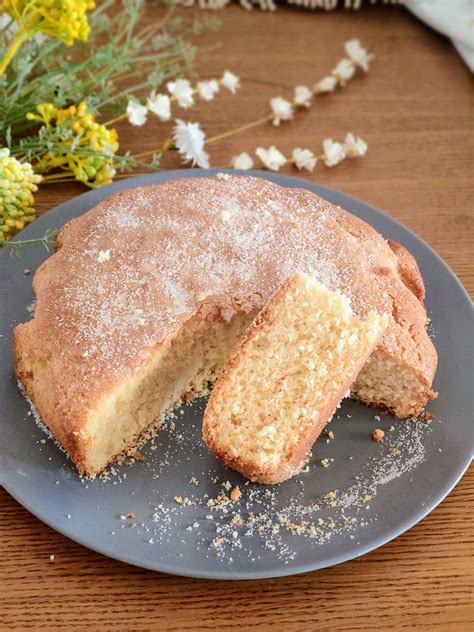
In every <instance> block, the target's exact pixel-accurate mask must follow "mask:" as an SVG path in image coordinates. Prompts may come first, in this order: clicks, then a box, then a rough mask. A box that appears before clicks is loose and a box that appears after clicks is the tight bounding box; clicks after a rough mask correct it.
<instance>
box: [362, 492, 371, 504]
mask: <svg viewBox="0 0 474 632" xmlns="http://www.w3.org/2000/svg"><path fill="white" fill-rule="evenodd" d="M371 500H372V496H370V494H366V495H365V496H364V498H362V502H363V503H368V502H370V501H371Z"/></svg>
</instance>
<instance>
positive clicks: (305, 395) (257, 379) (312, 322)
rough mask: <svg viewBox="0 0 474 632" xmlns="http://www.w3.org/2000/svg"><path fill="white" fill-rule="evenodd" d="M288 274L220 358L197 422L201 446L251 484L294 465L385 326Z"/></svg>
mask: <svg viewBox="0 0 474 632" xmlns="http://www.w3.org/2000/svg"><path fill="white" fill-rule="evenodd" d="M387 321H388V319H387V317H386V316H384V315H380V314H377V313H376V312H370V313H369V314H368V315H367V317H366V319H365V320H361V319H360V318H359V317H358V316H356V315H355V314H354V312H353V311H352V309H351V305H350V301H349V299H348V298H347V297H346V296H344V295H342V294H338V293H337V292H332V291H331V290H328V289H327V288H325V287H324V285H321V284H320V283H319V282H318V281H315V280H314V279H313V278H312V277H310V276H308V275H306V274H301V273H296V274H295V275H293V276H292V277H290V278H289V279H288V281H286V282H285V283H284V284H283V286H282V287H281V288H280V289H279V290H277V292H276V293H275V294H274V295H273V296H272V297H271V298H270V300H269V301H268V303H267V304H266V305H265V307H264V308H263V309H262V310H261V312H259V314H258V315H257V317H256V318H255V320H254V321H253V323H252V324H251V325H250V326H249V327H248V329H247V330H246V332H245V333H244V335H243V337H242V339H241V340H240V342H239V343H238V345H237V347H236V349H235V351H234V353H233V354H232V356H231V357H230V358H229V360H228V361H227V362H226V364H225V365H224V368H223V369H222V371H221V373H220V375H219V377H218V378H217V381H216V384H215V386H214V388H213V391H212V393H211V396H210V398H209V402H208V404H207V408H206V411H205V413H204V421H203V437H204V441H205V443H206V444H207V446H208V447H209V449H210V450H211V451H212V452H214V454H215V455H216V456H217V457H218V459H219V460H220V461H222V463H223V464H224V465H226V466H227V467H230V468H232V469H234V470H237V471H238V472H240V473H241V474H243V475H244V476H246V477H247V478H248V479H250V480H252V481H255V482H258V483H281V482H282V481H284V480H286V479H288V478H290V477H291V476H293V474H295V473H297V472H299V471H300V469H301V467H302V465H303V463H304V461H305V459H306V457H307V455H308V452H309V450H310V449H311V447H312V445H313V443H314V442H315V440H316V439H317V437H318V436H319V434H320V433H321V431H322V429H323V428H324V426H325V425H326V423H327V422H328V421H329V419H330V418H331V416H332V414H333V413H334V410H335V409H336V407H337V406H338V405H339V404H340V402H341V400H342V399H343V397H344V395H345V394H346V393H347V392H348V391H349V388H350V386H351V384H352V383H353V382H354V381H355V379H356V377H357V375H358V373H359V371H360V369H361V368H362V366H363V365H364V364H365V362H366V360H367V358H368V357H369V355H370V354H371V353H372V351H373V350H374V348H375V346H376V344H377V341H378V339H379V338H380V335H381V334H382V332H383V330H384V329H385V327H386V325H387Z"/></svg>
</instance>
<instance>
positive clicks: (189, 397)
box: [182, 391, 196, 402]
mask: <svg viewBox="0 0 474 632" xmlns="http://www.w3.org/2000/svg"><path fill="white" fill-rule="evenodd" d="M195 397H196V394H195V393H193V392H192V391H186V393H183V397H182V399H183V400H184V401H185V402H192V401H193V399H194V398H195Z"/></svg>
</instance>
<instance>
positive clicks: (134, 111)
mask: <svg viewBox="0 0 474 632" xmlns="http://www.w3.org/2000/svg"><path fill="white" fill-rule="evenodd" d="M221 86H223V87H224V88H227V90H229V91H230V92H232V94H235V93H236V92H237V90H238V88H239V87H240V80H239V77H237V75H234V73H232V72H230V71H229V70H226V71H225V72H224V74H223V75H222V77H221V78H220V79H209V80H207V81H199V82H198V83H197V84H196V85H195V86H194V87H193V86H192V84H191V82H190V81H189V79H176V80H175V81H169V82H168V83H167V84H166V88H167V90H168V92H169V95H168V94H157V93H156V91H155V90H154V91H153V92H151V94H150V95H149V96H148V98H147V99H146V103H145V104H143V103H141V102H140V101H137V100H136V99H130V100H129V102H128V104H127V109H126V111H125V112H124V113H123V114H121V115H120V116H117V117H116V118H115V119H113V120H112V121H108V124H109V125H110V124H111V123H116V122H117V121H120V120H122V119H125V118H128V121H129V123H131V124H132V125H136V126H139V127H140V126H142V125H144V124H145V123H146V122H147V117H148V112H152V113H153V114H156V116H157V117H158V118H159V119H160V121H163V122H164V121H169V120H170V118H171V115H172V110H171V106H172V103H173V102H176V103H177V104H178V105H179V106H180V107H181V108H183V109H188V108H191V107H192V106H193V105H194V104H195V100H194V97H195V95H199V96H200V97H201V99H203V100H204V101H212V100H213V99H214V96H215V95H216V94H217V93H218V92H219V90H220V87H221Z"/></svg>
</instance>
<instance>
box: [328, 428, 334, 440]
mask: <svg viewBox="0 0 474 632" xmlns="http://www.w3.org/2000/svg"><path fill="white" fill-rule="evenodd" d="M328 439H329V441H332V440H333V439H334V432H333V431H332V430H329V432H328Z"/></svg>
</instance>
